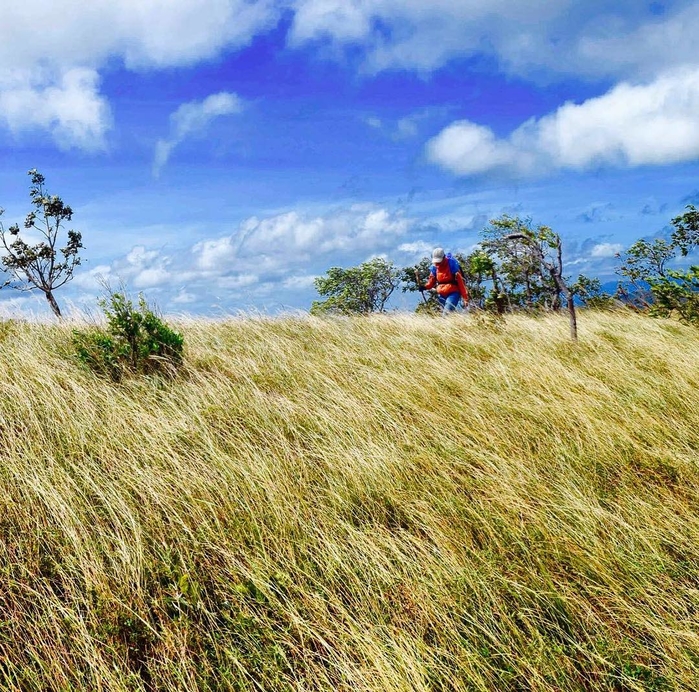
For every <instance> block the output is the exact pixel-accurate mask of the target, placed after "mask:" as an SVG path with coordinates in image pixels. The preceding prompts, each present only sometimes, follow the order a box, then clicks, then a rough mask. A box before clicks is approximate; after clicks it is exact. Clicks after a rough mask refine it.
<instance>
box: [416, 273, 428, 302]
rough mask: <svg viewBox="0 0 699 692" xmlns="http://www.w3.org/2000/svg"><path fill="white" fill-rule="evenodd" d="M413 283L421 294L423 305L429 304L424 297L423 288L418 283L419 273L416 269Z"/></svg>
mask: <svg viewBox="0 0 699 692" xmlns="http://www.w3.org/2000/svg"><path fill="white" fill-rule="evenodd" d="M415 283H416V284H417V287H418V289H419V291H420V294H421V295H422V299H423V300H424V301H425V305H429V303H428V302H427V298H425V290H424V289H423V288H422V285H421V284H420V275H419V274H418V273H417V269H416V270H415Z"/></svg>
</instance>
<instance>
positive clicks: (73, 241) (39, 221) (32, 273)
mask: <svg viewBox="0 0 699 692" xmlns="http://www.w3.org/2000/svg"><path fill="white" fill-rule="evenodd" d="M29 175H30V176H31V180H32V184H31V188H30V190H29V195H30V197H31V200H32V205H33V206H34V207H35V209H34V210H33V211H30V212H29V214H27V218H26V219H25V220H24V228H25V229H27V230H34V231H35V232H38V234H39V235H40V236H41V240H39V242H37V243H36V244H34V245H29V244H28V243H26V242H25V241H24V240H23V239H22V238H20V237H19V234H20V229H19V225H18V224H15V225H13V226H10V227H9V228H8V229H7V230H5V228H4V226H3V225H2V223H0V239H1V240H2V244H3V246H4V248H5V251H6V253H7V254H6V255H5V256H4V257H2V259H1V260H0V261H1V262H2V266H3V268H4V270H5V272H7V273H9V274H10V278H9V279H8V280H7V281H6V282H5V283H4V284H3V285H2V286H0V288H2V287H4V286H9V285H11V286H12V287H13V288H16V289H18V290H21V291H31V290H35V289H38V290H39V291H41V292H43V294H44V295H45V296H46V300H48V302H49V305H50V306H51V309H52V310H53V312H54V314H55V315H56V316H57V317H60V316H61V310H60V308H59V307H58V303H57V302H56V299H55V298H54V295H53V292H54V291H55V290H56V289H57V288H60V287H61V286H63V285H64V284H66V283H67V282H68V281H70V280H71V279H72V278H73V271H74V270H75V267H77V266H78V265H79V264H80V257H79V256H78V251H79V250H80V249H81V248H82V247H83V244H82V235H81V234H80V233H79V232H77V231H73V230H68V231H66V235H67V241H66V244H65V246H64V247H62V248H60V249H57V245H58V244H59V236H60V233H61V231H62V230H63V229H62V226H61V224H63V223H64V222H66V221H70V220H71V219H72V217H73V210H72V209H71V208H70V207H69V206H68V205H66V204H64V203H63V200H61V198H60V197H56V196H55V195H54V196H49V194H48V193H47V192H46V189H45V187H44V183H45V179H44V176H43V175H41V173H39V172H38V171H36V170H35V169H33V170H31V171H29ZM3 212H4V210H3V209H0V216H1V215H2V214H3ZM8 236H9V237H8Z"/></svg>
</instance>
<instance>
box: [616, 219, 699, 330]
mask: <svg viewBox="0 0 699 692" xmlns="http://www.w3.org/2000/svg"><path fill="white" fill-rule="evenodd" d="M688 209H689V211H688V212H687V213H685V214H683V215H682V216H678V217H676V218H674V219H673V220H672V224H673V225H674V226H675V229H676V230H675V231H674V232H673V234H672V240H671V242H668V241H667V240H664V239H662V238H658V239H656V240H654V241H653V242H649V241H647V240H643V239H641V240H638V241H636V242H635V243H634V244H633V245H632V246H631V247H630V248H629V249H628V250H627V251H626V253H625V254H624V256H623V257H622V264H621V266H620V267H619V268H618V269H617V272H618V273H619V274H620V275H621V276H623V277H625V278H627V279H628V280H629V281H630V283H631V284H632V285H633V286H634V287H635V289H636V294H635V296H634V297H633V298H632V302H634V303H635V304H637V305H640V306H641V307H643V308H647V309H648V311H649V314H651V315H653V316H654V317H671V316H673V315H674V316H677V317H679V319H680V320H681V321H682V322H686V323H688V324H695V325H697V326H699V266H692V267H690V268H689V269H687V270H678V269H669V268H668V264H669V263H670V262H671V261H672V260H674V259H675V258H676V256H677V252H678V251H679V252H680V254H681V255H682V256H686V255H687V254H689V253H690V252H691V251H692V250H693V249H694V248H695V247H697V245H698V244H699V212H697V210H696V209H695V208H694V207H692V206H691V205H690V206H689V207H688Z"/></svg>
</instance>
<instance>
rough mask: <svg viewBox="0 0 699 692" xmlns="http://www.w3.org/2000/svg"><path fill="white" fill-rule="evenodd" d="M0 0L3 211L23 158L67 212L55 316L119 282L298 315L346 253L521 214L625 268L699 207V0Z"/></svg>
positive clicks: (23, 185) (191, 310)
mask: <svg viewBox="0 0 699 692" xmlns="http://www.w3.org/2000/svg"><path fill="white" fill-rule="evenodd" d="M0 2H1V3H2V21H1V22H0V161H1V164H0V207H2V208H4V210H5V212H4V214H3V216H2V217H1V218H0V221H2V223H3V225H4V227H5V228H6V229H7V228H8V227H9V226H10V225H12V224H14V223H20V225H21V224H22V222H23V219H24V217H25V215H26V214H27V213H28V212H29V211H30V209H31V207H30V204H29V178H28V176H27V171H29V170H30V169H38V170H39V171H40V172H41V173H43V175H44V176H45V177H46V182H47V189H48V191H49V192H50V193H51V194H55V195H59V196H60V197H61V198H62V199H63V201H64V202H66V203H67V204H69V205H70V206H71V207H72V209H73V212H74V216H73V220H72V224H71V226H72V228H74V229H75V230H78V231H80V232H81V233H82V236H83V244H84V246H85V247H84V250H83V252H82V258H83V263H82V264H81V266H79V267H78V268H77V270H76V273H75V277H74V279H73V281H72V282H71V283H69V284H67V285H66V286H64V287H62V288H61V289H60V290H59V291H58V292H57V293H56V298H57V300H58V302H59V304H61V306H62V308H63V309H64V312H68V313H70V312H71V311H73V312H75V313H76V314H77V313H82V312H84V311H90V310H93V309H94V306H95V305H96V301H97V299H98V298H99V297H100V296H101V295H103V294H104V290H105V289H104V286H105V285H108V286H110V287H112V289H115V288H122V287H123V288H124V289H125V290H127V291H128V292H129V293H131V294H132V295H137V294H138V293H141V292H142V293H143V294H144V296H145V297H146V299H147V300H149V301H151V302H152V303H153V304H155V305H156V306H157V307H158V308H159V309H160V310H161V311H162V312H163V313H164V314H176V315H182V314H185V315H200V316H211V317H219V316H227V315H233V314H240V313H241V312H246V313H248V312H255V313H263V314H279V313H283V312H287V311H294V310H307V309H308V308H309V307H310V305H311V302H312V301H313V300H314V299H317V298H318V297H319V296H318V295H317V293H316V291H315V289H314V286H313V280H314V278H315V277H317V276H320V275H323V274H324V273H325V272H326V271H327V269H329V268H330V267H333V266H340V267H349V266H354V265H357V264H359V263H361V262H364V261H367V260H369V259H371V258H373V257H384V258H386V259H387V260H390V261H392V262H394V263H396V264H397V265H398V266H408V265H411V264H413V263H415V262H417V261H418V260H419V259H421V258H422V257H425V256H427V255H428V254H429V253H430V251H431V249H432V248H433V247H435V246H442V247H444V248H445V249H446V250H447V251H452V252H468V251H470V250H471V249H472V248H473V247H474V246H475V245H476V244H477V243H478V241H479V239H480V237H481V235H480V234H481V232H482V230H483V228H484V227H485V226H486V225H487V223H488V221H489V219H492V218H496V217H498V216H501V215H502V214H505V213H507V214H510V215H518V216H520V217H523V218H531V219H532V221H533V223H534V224H544V225H548V226H550V227H552V228H553V230H554V231H556V232H557V233H559V234H560V236H561V238H562V240H563V244H564V250H565V254H564V259H565V270H566V273H567V274H568V275H570V276H571V277H573V278H575V277H576V276H577V275H578V274H579V273H584V274H586V275H588V276H597V277H599V278H601V279H602V280H611V279H613V278H615V274H614V269H615V266H616V265H617V264H618V260H617V259H616V258H615V255H616V253H618V252H621V251H623V250H624V249H625V248H627V247H628V246H629V245H631V243H633V242H634V241H635V240H638V239H639V238H642V237H645V238H652V237H663V236H666V235H667V234H668V232H669V223H670V220H671V219H672V218H673V217H675V216H677V215H679V214H681V213H682V212H683V211H684V209H685V207H686V205H687V204H690V203H697V204H699V51H697V50H696V43H695V40H696V36H697V35H698V34H699V0H664V1H656V2H644V1H643V0H616V2H614V3H609V2H607V1H606V0H605V1H602V0H585V1H580V0H526V1H525V0H196V1H195V0H91V1H90V2H89V3H85V2H83V0H24V1H23V2H21V3H19V2H11V1H10V0H0ZM25 237H26V239H27V240H28V241H31V240H32V236H31V234H30V235H26V236H25ZM411 301H412V302H414V296H407V295H403V294H400V295H398V296H397V297H396V299H395V300H394V302H393V305H394V307H396V308H398V309H410V307H411V305H412V302H411ZM47 313H48V305H47V304H46V301H45V299H44V298H43V297H42V295H41V294H38V295H37V293H36V292H34V293H27V292H19V291H16V290H13V289H12V288H11V287H9V286H8V287H5V288H3V289H2V290H1V291H0V314H2V315H8V314H9V315H30V314H31V315H42V314H47Z"/></svg>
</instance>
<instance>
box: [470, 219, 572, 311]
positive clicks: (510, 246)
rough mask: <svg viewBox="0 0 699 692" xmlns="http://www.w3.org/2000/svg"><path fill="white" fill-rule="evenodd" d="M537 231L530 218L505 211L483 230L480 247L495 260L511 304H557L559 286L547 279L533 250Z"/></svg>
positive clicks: (511, 305) (550, 305) (518, 305)
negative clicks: (510, 214) (512, 214)
mask: <svg viewBox="0 0 699 692" xmlns="http://www.w3.org/2000/svg"><path fill="white" fill-rule="evenodd" d="M540 228H543V227H540ZM538 235H540V234H539V233H538V231H537V230H536V229H534V228H533V227H532V222H531V219H521V218H519V217H517V216H514V217H513V216H509V215H507V214H504V215H503V216H501V217H499V218H497V219H492V220H491V221H490V222H489V224H488V226H487V227H486V228H485V229H484V230H483V241H482V242H481V247H482V248H483V251H484V252H485V253H486V254H487V255H488V256H489V257H490V258H491V259H492V260H494V261H495V262H496V264H497V270H498V275H499V276H500V279H501V281H502V283H503V287H504V289H505V291H504V292H505V293H506V295H507V299H508V303H509V306H510V307H524V308H536V307H540V306H542V305H543V306H546V307H551V308H554V309H555V308H556V307H557V305H556V296H557V295H558V290H557V289H556V287H555V286H553V285H551V283H550V282H548V283H547V280H546V276H545V275H544V274H542V271H541V269H542V267H541V262H540V261H539V258H538V256H537V254H536V253H533V252H532V243H533V242H539V243H541V241H540V240H539V239H538V237H537V236H538Z"/></svg>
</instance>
